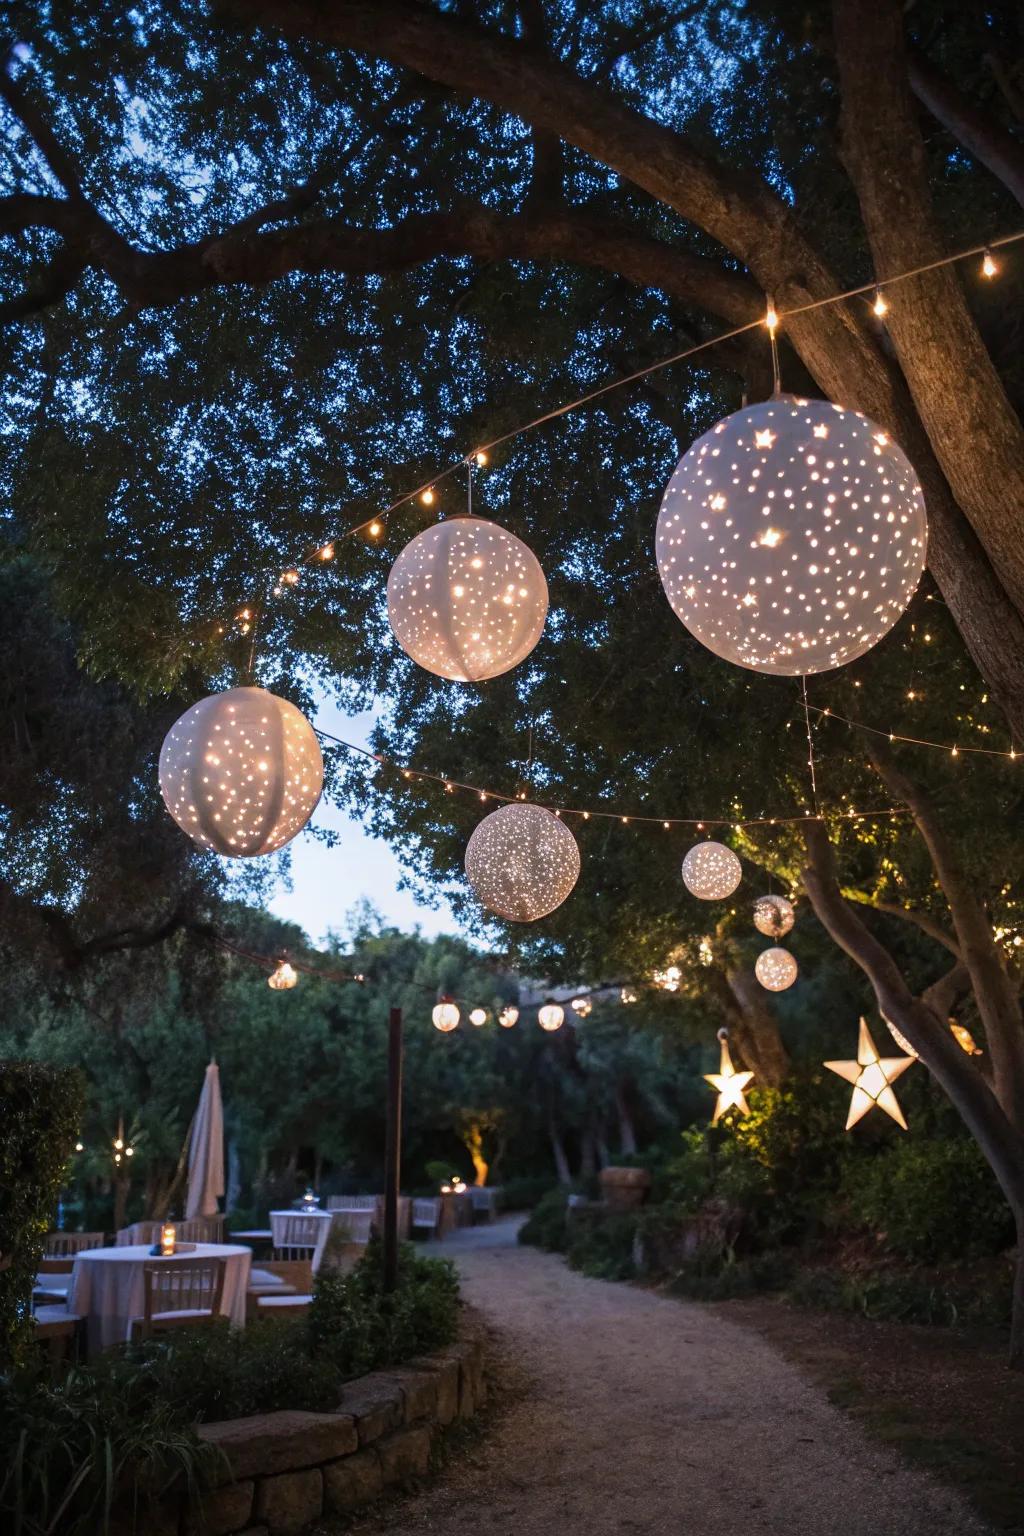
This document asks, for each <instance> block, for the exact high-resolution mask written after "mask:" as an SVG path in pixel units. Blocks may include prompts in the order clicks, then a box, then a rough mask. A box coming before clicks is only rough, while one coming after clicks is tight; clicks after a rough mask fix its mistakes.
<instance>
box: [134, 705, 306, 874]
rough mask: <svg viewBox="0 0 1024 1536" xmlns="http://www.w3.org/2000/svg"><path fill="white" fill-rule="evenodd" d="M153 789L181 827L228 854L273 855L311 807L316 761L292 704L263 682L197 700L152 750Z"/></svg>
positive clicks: (294, 832) (302, 719) (202, 843)
mask: <svg viewBox="0 0 1024 1536" xmlns="http://www.w3.org/2000/svg"><path fill="white" fill-rule="evenodd" d="M159 774H160V793H161V794H162V795H163V797H164V804H165V805H166V806H167V809H168V810H169V811H170V813H171V815H172V816H173V817H174V820H175V821H176V822H177V823H178V826H179V827H180V828H181V829H182V831H183V832H187V833H188V835H189V837H191V838H192V840H193V841H194V842H196V843H198V844H199V846H200V847H201V848H206V849H209V850H210V851H211V852H214V853H221V854H226V855H227V856H228V857H229V858H235V859H250V858H255V857H256V856H258V855H259V854H263V853H275V852H276V851H277V849H278V848H283V847H284V845H285V843H290V842H291V840H292V838H293V837H295V836H296V835H297V834H298V833H299V832H301V831H302V829H303V827H304V826H305V825H306V822H307V821H308V820H309V818H310V817H311V816H312V814H313V812H314V811H315V810H316V806H317V802H318V800H319V799H320V791H321V790H322V788H323V782H324V762H323V758H322V757H321V755H320V744H319V742H318V741H317V739H316V732H315V731H314V730H313V727H312V726H311V725H310V723H309V721H308V720H307V719H306V717H305V715H303V714H302V713H301V712H300V711H299V710H297V709H296V708H295V705H294V704H290V703H289V702H288V700H287V699H279V698H278V697H277V696H276V694H273V693H268V692H267V690H266V689H265V688H231V689H229V690H228V692H227V693H215V694H212V695H211V696H210V697H209V698H206V699H200V701H199V703H198V704H193V706H192V708H191V709H188V710H186V711H185V713H184V714H183V715H182V716H181V718H180V719H179V720H178V721H176V723H175V724H174V725H172V727H171V729H170V730H169V731H168V733H167V736H166V738H165V740H164V744H163V746H162V747H161V749H160V769H159Z"/></svg>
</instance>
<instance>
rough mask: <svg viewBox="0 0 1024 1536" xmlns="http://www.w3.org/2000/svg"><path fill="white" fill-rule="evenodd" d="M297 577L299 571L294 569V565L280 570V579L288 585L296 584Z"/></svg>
mask: <svg viewBox="0 0 1024 1536" xmlns="http://www.w3.org/2000/svg"><path fill="white" fill-rule="evenodd" d="M298 579H299V573H298V571H297V570H295V569H294V567H293V568H292V569H291V570H288V571H282V572H281V580H282V581H283V582H284V583H285V585H286V586H288V587H294V586H295V585H296V584H297V582H298Z"/></svg>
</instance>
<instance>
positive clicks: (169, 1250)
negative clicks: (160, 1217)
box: [160, 1221, 177, 1258]
mask: <svg viewBox="0 0 1024 1536" xmlns="http://www.w3.org/2000/svg"><path fill="white" fill-rule="evenodd" d="M176 1236H177V1232H176V1230H175V1227H174V1224H173V1223H172V1222H169V1221H168V1222H165V1223H164V1225H163V1226H162V1227H161V1228H160V1252H161V1253H162V1254H163V1256H164V1258H170V1257H171V1256H172V1255H173V1253H174V1240H175V1237H176Z"/></svg>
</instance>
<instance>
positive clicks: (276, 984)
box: [267, 960, 299, 992]
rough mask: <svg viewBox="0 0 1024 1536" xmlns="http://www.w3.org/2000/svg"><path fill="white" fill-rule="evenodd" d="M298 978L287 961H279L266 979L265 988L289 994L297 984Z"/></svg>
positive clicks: (293, 968)
mask: <svg viewBox="0 0 1024 1536" xmlns="http://www.w3.org/2000/svg"><path fill="white" fill-rule="evenodd" d="M298 979H299V976H298V972H297V971H296V969H295V967H294V966H293V965H289V963H288V961H287V960H279V961H278V962H277V965H276V966H275V967H274V969H273V971H272V972H271V973H270V975H269V976H268V977H267V986H268V987H270V989H271V990H272V991H274V992H290V991H291V989H292V987H294V986H295V985H296V983H297V982H298Z"/></svg>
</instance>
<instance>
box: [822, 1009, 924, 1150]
mask: <svg viewBox="0 0 1024 1536" xmlns="http://www.w3.org/2000/svg"><path fill="white" fill-rule="evenodd" d="M913 1064H914V1058H913V1056H879V1054H878V1052H877V1051H876V1049H875V1042H874V1041H873V1040H872V1038H871V1034H870V1031H869V1030H868V1026H867V1024H866V1023H865V1022H864V1020H863V1019H861V1021H860V1035H859V1038H858V1040H857V1060H856V1061H826V1062H825V1066H826V1067H827V1068H828V1070H829V1071H830V1072H836V1073H838V1074H839V1076H840V1077H844V1078H845V1079H846V1081H847V1082H848V1083H852V1084H853V1096H852V1098H851V1099H850V1113H849V1114H848V1115H847V1117H846V1129H847V1130H849V1129H850V1127H851V1126H853V1125H856V1124H857V1121H858V1120H860V1119H861V1117H862V1116H864V1115H866V1114H867V1112H868V1110H869V1109H871V1108H872V1107H873V1106H874V1105H875V1104H877V1105H878V1107H879V1109H884V1110H885V1112H886V1114H887V1115H890V1116H891V1117H892V1118H893V1120H895V1121H896V1124H897V1125H898V1126H901V1127H902V1128H903V1130H906V1129H907V1122H906V1121H905V1120H904V1118H903V1111H902V1110H901V1109H900V1106H899V1104H898V1103H897V1101H896V1095H895V1094H894V1093H893V1091H892V1087H891V1085H892V1083H893V1082H895V1080H896V1078H898V1077H899V1075H900V1073H901V1072H905V1071H906V1070H907V1068H908V1067H912V1066H913Z"/></svg>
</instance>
